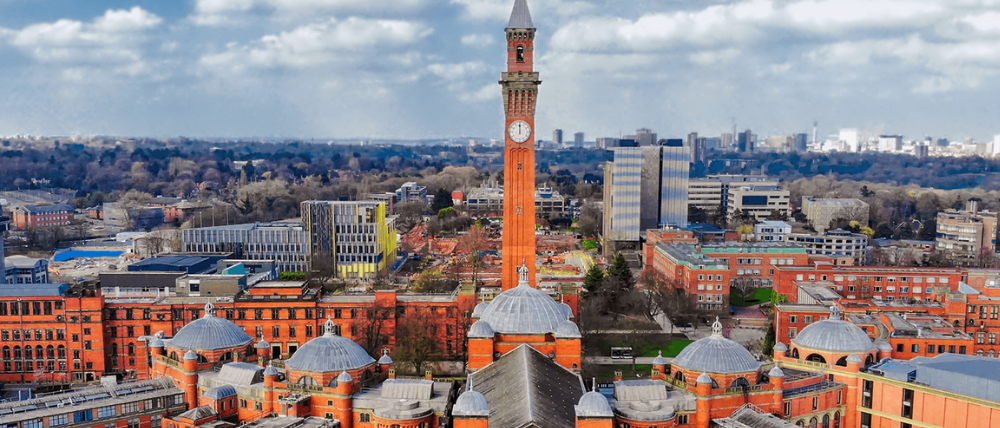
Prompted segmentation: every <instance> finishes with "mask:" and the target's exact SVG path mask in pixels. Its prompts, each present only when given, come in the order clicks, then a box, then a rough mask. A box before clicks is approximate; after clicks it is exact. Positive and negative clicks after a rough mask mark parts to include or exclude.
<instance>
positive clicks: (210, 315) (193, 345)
mask: <svg viewBox="0 0 1000 428" xmlns="http://www.w3.org/2000/svg"><path fill="white" fill-rule="evenodd" d="M250 342H253V338H252V337H250V335H248V334H247V332H246V331H244V330H243V328H242V327H240V326H238V325H236V323H234V322H232V321H230V320H227V319H225V318H218V317H216V316H215V305H212V304H211V303H208V304H206V305H205V315H204V316H203V317H201V318H199V319H196V320H194V321H192V322H191V323H189V324H188V325H186V326H184V327H183V328H181V330H180V331H178V332H177V334H175V335H174V338H173V339H171V340H170V346H171V347H173V348H179V349H198V350H202V349H205V350H217V349H229V348H239V347H242V346H246V345H247V344H248V343H250Z"/></svg>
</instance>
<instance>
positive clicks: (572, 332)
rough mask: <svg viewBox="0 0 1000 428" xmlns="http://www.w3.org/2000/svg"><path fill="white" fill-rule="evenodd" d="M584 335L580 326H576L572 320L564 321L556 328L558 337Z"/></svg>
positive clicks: (567, 337)
mask: <svg viewBox="0 0 1000 428" xmlns="http://www.w3.org/2000/svg"><path fill="white" fill-rule="evenodd" d="M581 337H583V335H581V334H580V327H577V326H576V323H575V322H573V321H570V320H566V321H563V323H562V324H560V325H559V328H557V329H556V338H557V339H579V338H581Z"/></svg>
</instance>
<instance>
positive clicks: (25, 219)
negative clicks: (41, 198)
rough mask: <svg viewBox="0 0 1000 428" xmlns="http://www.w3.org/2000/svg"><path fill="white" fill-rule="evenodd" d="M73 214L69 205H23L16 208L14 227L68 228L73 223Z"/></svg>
mask: <svg viewBox="0 0 1000 428" xmlns="http://www.w3.org/2000/svg"><path fill="white" fill-rule="evenodd" d="M73 213H74V210H73V207H70V206H67V205H21V206H18V207H15V208H14V212H13V220H14V227H16V228H18V229H27V228H29V227H50V226H66V225H68V224H70V222H72V221H73Z"/></svg>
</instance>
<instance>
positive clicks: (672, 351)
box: [642, 340, 694, 357]
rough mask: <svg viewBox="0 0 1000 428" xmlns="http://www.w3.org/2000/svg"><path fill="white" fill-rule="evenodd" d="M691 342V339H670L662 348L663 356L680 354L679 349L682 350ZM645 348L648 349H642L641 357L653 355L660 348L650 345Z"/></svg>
mask: <svg viewBox="0 0 1000 428" xmlns="http://www.w3.org/2000/svg"><path fill="white" fill-rule="evenodd" d="M693 342H694V341H692V340H672V341H670V344H669V345H667V347H666V348H665V349H662V351H663V356H664V357H676V356H677V354H680V353H681V351H683V350H684V348H687V346H688V345H690V344H691V343H693ZM646 349H648V350H644V352H643V353H642V356H643V357H655V356H657V355H658V354H659V352H660V351H661V349H660V348H656V347H654V346H650V347H648V348H646Z"/></svg>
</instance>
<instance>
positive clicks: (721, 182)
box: [688, 175, 780, 213]
mask: <svg viewBox="0 0 1000 428" xmlns="http://www.w3.org/2000/svg"><path fill="white" fill-rule="evenodd" d="M747 184H752V185H759V186H779V185H780V184H779V183H778V182H777V181H775V180H772V179H770V178H768V177H767V176H765V175H709V176H708V177H705V178H695V179H691V180H689V181H688V205H689V206H693V207H698V208H701V209H703V210H705V211H708V212H710V213H711V212H715V211H717V210H718V209H719V207H720V206H721V207H722V208H723V210H726V211H728V204H729V189H730V187H732V186H743V185H747Z"/></svg>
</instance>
